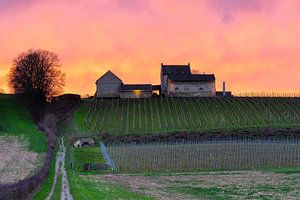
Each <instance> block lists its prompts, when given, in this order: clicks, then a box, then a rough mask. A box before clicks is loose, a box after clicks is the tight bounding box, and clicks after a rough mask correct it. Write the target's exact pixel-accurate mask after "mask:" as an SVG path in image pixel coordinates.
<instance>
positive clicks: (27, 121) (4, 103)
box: [0, 95, 47, 152]
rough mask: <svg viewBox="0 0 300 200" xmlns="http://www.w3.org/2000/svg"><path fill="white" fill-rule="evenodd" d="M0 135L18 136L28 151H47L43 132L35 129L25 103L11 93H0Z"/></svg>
mask: <svg viewBox="0 0 300 200" xmlns="http://www.w3.org/2000/svg"><path fill="white" fill-rule="evenodd" d="M0 135H11V136H17V137H19V139H20V140H22V141H24V142H25V143H27V144H28V150H30V151H35V152H46V151H47V138H46V136H45V134H44V133H43V132H42V131H39V130H38V129H37V126H36V125H35V124H34V122H33V121H32V116H31V114H30V112H29V111H28V110H27V109H26V107H25V105H24V104H23V103H22V102H21V101H20V100H18V99H16V98H15V97H14V96H12V95H0Z"/></svg>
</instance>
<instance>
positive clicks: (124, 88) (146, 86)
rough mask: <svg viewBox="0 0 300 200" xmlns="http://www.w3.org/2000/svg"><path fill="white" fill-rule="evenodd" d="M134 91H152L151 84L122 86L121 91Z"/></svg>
mask: <svg viewBox="0 0 300 200" xmlns="http://www.w3.org/2000/svg"><path fill="white" fill-rule="evenodd" d="M134 90H142V91H152V85H151V84H123V85H122V86H121V91H122V92H123V91H134Z"/></svg>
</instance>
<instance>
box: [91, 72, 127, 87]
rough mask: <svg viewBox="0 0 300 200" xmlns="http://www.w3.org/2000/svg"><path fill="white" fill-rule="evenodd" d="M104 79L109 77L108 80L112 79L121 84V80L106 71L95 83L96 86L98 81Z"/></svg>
mask: <svg viewBox="0 0 300 200" xmlns="http://www.w3.org/2000/svg"><path fill="white" fill-rule="evenodd" d="M106 77H110V78H109V79H110V80H111V79H114V80H116V81H118V82H122V80H121V79H120V78H119V77H118V76H117V75H115V74H114V73H112V72H111V71H110V70H108V71H107V72H106V73H105V74H103V75H102V76H101V77H100V78H99V79H98V80H97V81H96V84H97V83H98V82H99V81H101V80H103V79H105V78H106Z"/></svg>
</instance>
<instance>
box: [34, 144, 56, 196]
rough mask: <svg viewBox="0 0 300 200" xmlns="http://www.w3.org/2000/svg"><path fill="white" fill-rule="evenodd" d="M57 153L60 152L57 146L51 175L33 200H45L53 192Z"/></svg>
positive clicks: (50, 170)
mask: <svg viewBox="0 0 300 200" xmlns="http://www.w3.org/2000/svg"><path fill="white" fill-rule="evenodd" d="M57 151H58V145H56V147H55V150H54V151H53V155H52V159H51V163H50V169H49V174H48V176H47V177H46V178H45V180H44V181H43V182H42V184H41V185H40V187H39V188H38V191H36V193H35V194H34V196H33V200H44V199H45V198H46V197H47V196H48V194H49V192H50V190H51V187H52V183H53V179H54V175H55V159H56V154H57Z"/></svg>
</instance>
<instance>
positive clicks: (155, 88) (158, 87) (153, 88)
mask: <svg viewBox="0 0 300 200" xmlns="http://www.w3.org/2000/svg"><path fill="white" fill-rule="evenodd" d="M152 90H161V86H160V85H152Z"/></svg>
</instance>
